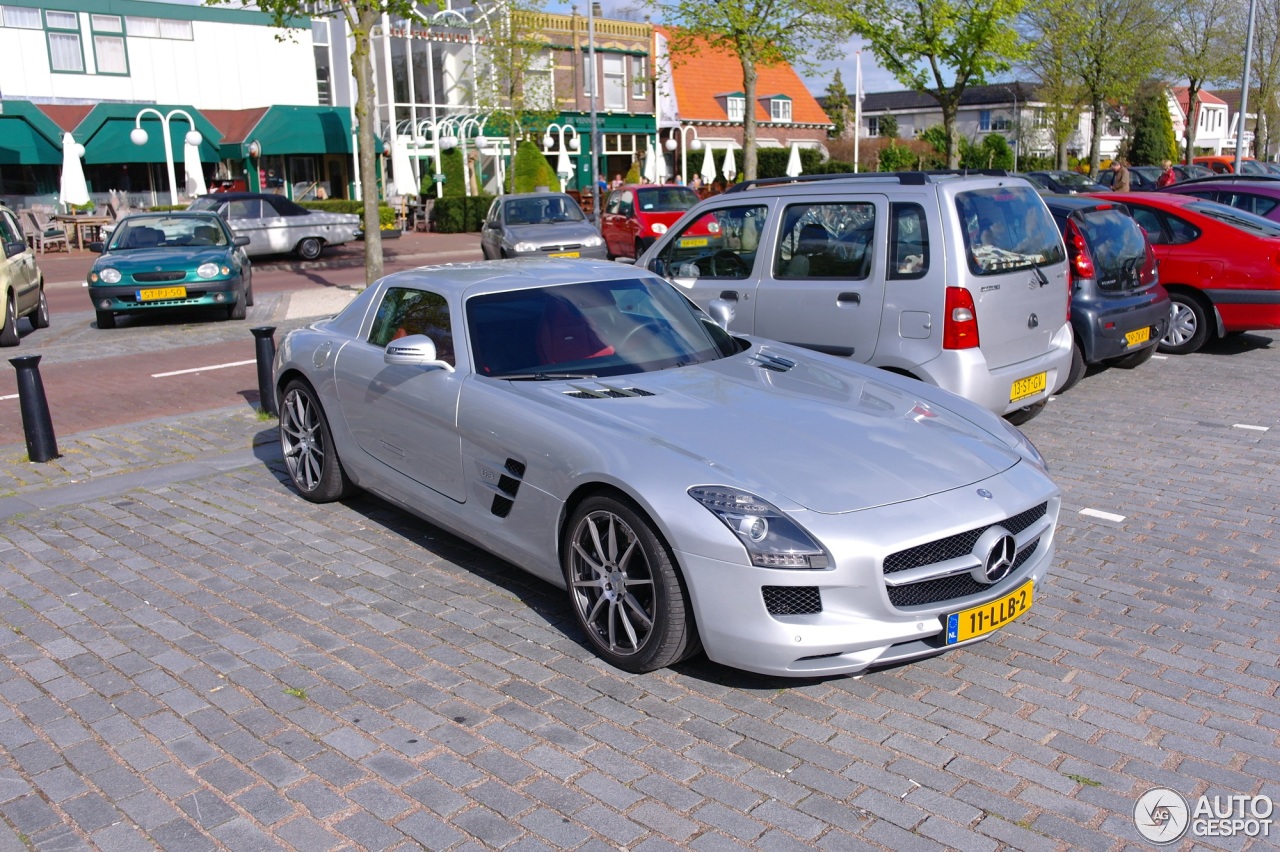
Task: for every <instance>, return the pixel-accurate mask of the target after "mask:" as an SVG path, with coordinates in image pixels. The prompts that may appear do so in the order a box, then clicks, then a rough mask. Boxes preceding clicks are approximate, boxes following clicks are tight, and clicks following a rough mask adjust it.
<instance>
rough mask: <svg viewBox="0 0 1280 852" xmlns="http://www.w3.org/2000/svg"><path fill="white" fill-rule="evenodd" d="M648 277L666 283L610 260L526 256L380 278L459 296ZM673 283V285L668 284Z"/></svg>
mask: <svg viewBox="0 0 1280 852" xmlns="http://www.w3.org/2000/svg"><path fill="white" fill-rule="evenodd" d="M637 278H646V279H649V280H652V281H655V282H659V283H663V284H666V283H667V282H666V280H665V279H663V278H660V277H658V276H657V275H654V274H653V273H652V272H650V271H648V270H647V269H643V268H640V267H637V266H633V265H631V264H626V263H615V262H613V261H607V260H584V259H580V258H575V259H556V258H544V257H523V258H513V259H511V260H475V261H470V262H467V263H448V264H442V265H439V266H421V267H418V268H417V269H408V270H405V271H403V272H395V273H392V274H391V275H388V276H386V277H385V278H383V279H381V280H382V281H383V282H386V283H387V285H388V286H405V285H406V284H409V283H412V284H414V285H417V286H421V287H429V288H431V289H432V290H435V291H436V292H438V293H440V294H442V295H445V296H453V297H455V298H458V299H469V298H471V297H472V296H479V295H484V294H486V293H506V292H510V291H512V290H526V289H530V288H534V287H549V286H555V285H558V284H577V283H580V282H583V281H631V280H635V279H637ZM668 286H670V285H668Z"/></svg>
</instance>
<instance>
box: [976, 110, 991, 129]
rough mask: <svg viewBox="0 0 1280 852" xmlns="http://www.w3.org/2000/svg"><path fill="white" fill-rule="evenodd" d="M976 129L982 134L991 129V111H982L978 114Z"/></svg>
mask: <svg viewBox="0 0 1280 852" xmlns="http://www.w3.org/2000/svg"><path fill="white" fill-rule="evenodd" d="M978 129H979V130H981V131H983V132H984V133H985V132H986V131H988V130H990V129H991V110H989V109H984V110H980V111H979V112H978Z"/></svg>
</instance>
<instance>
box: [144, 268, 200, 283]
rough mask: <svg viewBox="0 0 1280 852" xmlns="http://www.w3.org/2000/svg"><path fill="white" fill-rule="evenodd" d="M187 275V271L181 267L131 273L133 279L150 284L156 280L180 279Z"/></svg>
mask: <svg viewBox="0 0 1280 852" xmlns="http://www.w3.org/2000/svg"><path fill="white" fill-rule="evenodd" d="M186 277H187V273H186V272H184V271H182V270H181V269H178V270H173V271H168V272H135V273H133V280H134V281H141V282H143V283H146V284H151V283H154V282H156V281H181V280H182V279H184V278H186Z"/></svg>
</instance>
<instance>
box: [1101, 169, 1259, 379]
mask: <svg viewBox="0 0 1280 852" xmlns="http://www.w3.org/2000/svg"><path fill="white" fill-rule="evenodd" d="M1096 197H1098V198H1109V199H1111V200H1113V201H1121V202H1124V203H1125V204H1126V205H1127V206H1128V207H1129V210H1130V212H1131V213H1133V218H1135V219H1137V220H1138V224H1140V225H1141V226H1142V227H1143V229H1144V230H1146V232H1147V238H1148V239H1149V240H1150V241H1151V245H1152V247H1153V248H1154V249H1155V253H1156V257H1157V258H1159V260H1160V281H1161V283H1162V284H1164V287H1165V289H1166V290H1168V291H1169V297H1170V299H1172V301H1173V307H1172V308H1171V309H1170V318H1169V329H1168V331H1167V332H1166V333H1165V336H1164V338H1163V339H1162V340H1161V341H1160V351H1161V352H1172V353H1175V354H1178V355H1181V354H1185V353H1187V352H1195V351H1196V350H1197V349H1199V348H1200V347H1201V346H1203V345H1204V343H1205V341H1207V340H1209V339H1210V338H1211V337H1220V336H1222V335H1225V334H1227V333H1230V332H1235V331H1251V330H1274V329H1280V223H1276V222H1272V221H1270V220H1268V219H1263V218H1262V217H1261V216H1255V215H1253V214H1252V213H1246V212H1245V211H1243V210H1237V209H1236V208H1234V207H1228V206H1227V205H1225V204H1219V203H1217V202H1216V201H1206V200H1204V199H1201V198H1194V197H1192V196H1186V195H1176V194H1174V193H1167V192H1144V193H1098V195H1097V196H1096Z"/></svg>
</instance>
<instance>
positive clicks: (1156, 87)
mask: <svg viewBox="0 0 1280 852" xmlns="http://www.w3.org/2000/svg"><path fill="white" fill-rule="evenodd" d="M1165 92H1166V88H1165V85H1164V83H1159V82H1148V83H1145V84H1143V86H1142V87H1141V88H1140V89H1139V90H1138V94H1137V96H1136V97H1135V98H1134V99H1133V103H1132V105H1131V106H1130V111H1129V129H1130V132H1131V133H1132V136H1131V137H1130V139H1129V157H1128V159H1129V162H1130V163H1132V164H1133V165H1135V166H1158V165H1160V163H1161V162H1162V161H1164V160H1174V159H1177V156H1178V142H1177V140H1176V139H1175V138H1174V132H1173V119H1172V118H1171V117H1170V115H1169V104H1168V100H1167V97H1166V94H1165Z"/></svg>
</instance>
